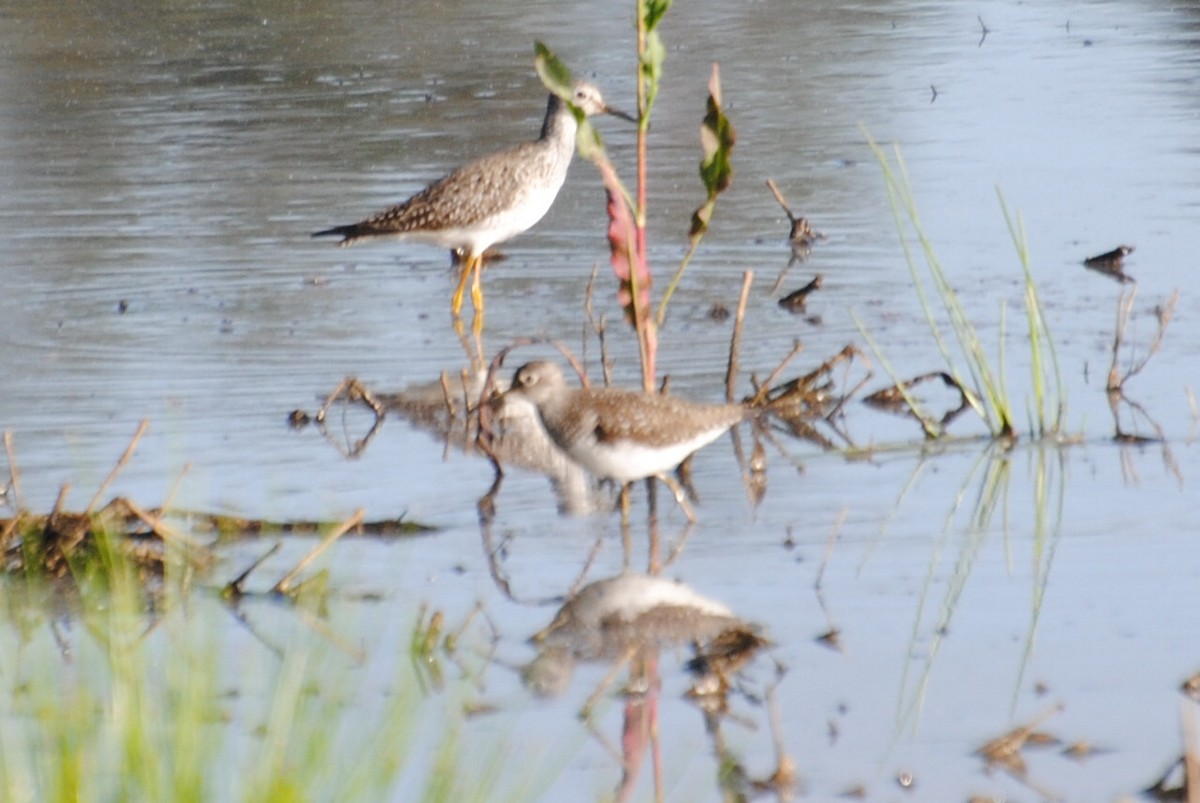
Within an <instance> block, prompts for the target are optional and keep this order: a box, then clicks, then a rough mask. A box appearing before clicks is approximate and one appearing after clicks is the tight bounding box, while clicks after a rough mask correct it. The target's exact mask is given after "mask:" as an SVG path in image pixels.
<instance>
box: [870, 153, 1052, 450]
mask: <svg viewBox="0 0 1200 803" xmlns="http://www.w3.org/2000/svg"><path fill="white" fill-rule="evenodd" d="M867 143H868V145H869V146H870V148H871V150H872V152H873V153H874V154H875V158H876V159H877V160H878V162H879V166H880V168H881V169H882V171H883V177H884V182H885V184H886V187H887V192H888V201H889V203H890V205H891V209H892V216H893V218H894V220H895V223H896V230H897V232H898V233H899V235H900V244H901V247H902V248H903V250H904V258H905V261H906V263H907V265H908V269H909V273H910V274H911V275H912V279H913V289H914V290H915V291H916V293H917V298H918V299H919V300H920V302H921V309H922V311H923V312H924V314H925V320H926V322H927V323H928V325H929V330H930V333H931V334H932V335H933V339H934V342H935V343H936V344H937V347H938V350H939V351H940V352H941V354H942V359H943V360H944V362H945V366H946V371H947V372H948V373H949V374H950V375H951V376H952V377H953V378H954V380H955V381H956V382H957V383H958V385H959V387H960V388H962V390H963V392H964V393H965V394H966V397H967V401H968V402H969V403H970V405H971V407H972V409H974V410H975V411H976V413H978V414H979V416H980V418H982V419H983V420H984V421H985V422H986V424H987V426H988V430H989V431H990V432H991V434H992V436H993V437H995V438H998V439H1012V438H1015V437H1016V434H1017V433H1016V428H1015V424H1014V420H1015V419H1014V412H1013V404H1012V401H1011V399H1010V397H1009V395H1008V392H1007V383H1006V381H1005V375H1004V364H1005V360H1004V345H1003V341H1004V330H1005V307H1004V305H1003V303H1002V304H1001V309H1000V335H999V339H1000V346H999V347H998V350H997V353H998V359H997V361H996V366H997V367H996V368H993V366H992V363H991V361H990V360H989V359H988V356H987V352H986V350H985V349H984V346H983V342H982V340H981V338H980V337H979V332H978V330H977V329H976V328H975V325H974V323H972V321H971V319H970V317H969V316H968V315H967V313H966V311H965V309H964V308H963V305H962V302H961V300H960V299H959V297H958V294H957V293H956V292H955V291H954V288H953V286H952V285H951V284H950V281H949V279H948V278H947V276H946V272H945V270H944V269H943V267H942V264H941V261H940V260H939V259H938V257H937V253H936V252H935V251H934V249H933V243H932V242H931V241H930V239H929V237H928V235H927V234H926V232H925V229H924V227H923V225H922V223H921V218H920V215H919V213H918V211H917V206H916V200H915V199H914V197H913V192H912V185H911V183H910V182H909V178H908V171H907V168H906V167H905V164H904V159H903V157H902V156H901V154H900V150H899V148H896V149H895V150H894V153H893V156H894V159H895V164H894V165H893V162H892V158H889V155H888V153H887V152H886V151H884V150H883V148H881V147H880V146H879V145H878V144H877V143H876V142H875V141H874V140H873V139H871V137H870V136H869V135H868V136H867ZM1000 206H1001V210H1002V212H1003V214H1004V219H1005V222H1006V223H1007V225H1008V231H1009V234H1010V236H1011V237H1012V240H1013V244H1014V246H1015V247H1016V250H1017V256H1018V258H1019V259H1020V261H1021V266H1022V270H1023V272H1024V280H1025V317H1026V321H1027V324H1028V338H1029V350H1030V364H1031V372H1032V392H1033V399H1032V401H1031V404H1030V406H1029V413H1028V419H1029V423H1028V426H1029V434H1030V435H1031V436H1032V437H1036V438H1046V437H1053V436H1056V435H1058V434H1059V433H1060V432H1061V430H1062V426H1063V419H1064V417H1065V414H1066V401H1065V398H1064V396H1063V392H1062V388H1063V383H1062V375H1061V372H1060V371H1059V367H1058V355H1057V353H1056V351H1055V349H1054V340H1053V338H1052V337H1051V334H1050V329H1049V326H1048V324H1047V322H1046V318H1045V315H1044V313H1043V308H1042V303H1041V299H1040V298H1039V296H1038V292H1037V284H1036V282H1035V281H1034V277H1033V269H1032V264H1031V260H1030V255H1029V246H1028V241H1027V239H1026V237H1025V228H1024V223H1023V222H1022V220H1021V218H1020V215H1017V216H1016V217H1013V216H1012V215H1010V214H1009V211H1008V207H1007V206H1006V205H1005V203H1004V199H1003V197H1001V198H1000ZM913 240H915V242H916V243H917V245H918V246H919V250H920V254H921V261H923V263H924V268H925V270H924V271H922V269H921V264H920V261H919V260H918V259H917V257H916V255H915V254H914V249H913V247H912V241H913ZM927 282H928V283H931V284H932V286H933V294H932V295H933V296H936V298H937V299H939V300H940V302H941V307H942V311H943V313H944V314H945V319H946V320H947V321H948V322H949V327H950V331H951V336H952V338H953V343H954V344H955V345H956V346H957V349H954V348H952V347H951V338H950V337H947V336H946V335H945V334H944V333H943V325H942V324H941V323H939V319H938V315H937V314H936V313H935V311H934V308H933V302H932V301H931V294H930V293H929V292H927V290H926V283H927ZM861 328H862V327H861V325H860V329H861ZM864 336H866V337H867V339H868V342H870V343H871V345H872V348H873V349H874V350H875V352H876V354H877V355H878V356H879V357H880V361H881V362H882V363H883V364H884V366H885V367H887V366H888V363H887V360H886V358H884V357H883V355H882V352H881V351H880V350H879V349H878V347H877V346H876V345H875V344H874V343H873V341H871V339H870V337H869V335H868V334H867V333H866V332H865V331H864ZM889 372H891V369H890V368H889ZM893 376H894V374H893ZM897 386H898V387H899V388H900V390H901V392H902V393H904V394H905V399H906V401H907V402H908V404H909V406H910V407H911V408H912V410H913V412H914V413H915V414H916V415H917V417H918V418H919V419H920V420H921V422H922V425H923V426H924V428H925V432H926V434H927V435H929V436H930V437H938V436H940V435H941V434H942V431H941V427H940V426H939V425H938V424H937V423H936V422H935V421H934V419H932V418H931V417H930V416H928V415H925V414H923V413H922V412H921V411H920V408H919V406H918V404H917V402H916V401H915V399H913V398H911V397H910V396H909V395H908V394H907V392H906V389H905V387H904V385H903V383H902V382H899V381H897Z"/></svg>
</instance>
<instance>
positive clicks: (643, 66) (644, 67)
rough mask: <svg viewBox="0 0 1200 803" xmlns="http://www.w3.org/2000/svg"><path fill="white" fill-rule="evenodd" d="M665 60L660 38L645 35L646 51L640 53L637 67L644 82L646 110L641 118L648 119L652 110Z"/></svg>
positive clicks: (665, 50) (655, 34) (650, 34)
mask: <svg viewBox="0 0 1200 803" xmlns="http://www.w3.org/2000/svg"><path fill="white" fill-rule="evenodd" d="M666 60H667V48H666V47H665V46H664V45H663V43H662V38H661V37H660V36H659V35H658V34H657V33H655V32H653V31H651V32H650V33H648V34H646V49H645V50H644V51H643V52H642V54H641V61H640V63H639V65H638V68H639V70H640V72H641V74H642V80H644V81H645V82H646V108H645V110H644V114H643V117H649V116H650V110H651V109H652V108H654V100H655V98H657V97H658V84H659V81H660V80H661V79H662V66H663V62H664V61H666Z"/></svg>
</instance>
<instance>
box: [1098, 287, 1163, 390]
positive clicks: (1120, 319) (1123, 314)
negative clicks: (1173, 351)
mask: <svg viewBox="0 0 1200 803" xmlns="http://www.w3.org/2000/svg"><path fill="white" fill-rule="evenodd" d="M1135 298H1137V286H1136V285H1135V286H1134V288H1133V289H1132V290H1131V291H1130V292H1129V294H1128V295H1126V294H1125V293H1122V294H1121V297H1120V298H1119V299H1118V301H1117V326H1116V332H1115V334H1114V335H1113V347H1112V355H1113V357H1112V365H1111V366H1110V367H1109V370H1108V384H1107V386H1106V388H1105V389H1106V390H1109V391H1113V390H1121V389H1122V388H1123V387H1124V385H1125V383H1126V382H1128V381H1129V380H1130V379H1132V378H1133V377H1135V376H1137V375H1138V374H1139V373H1141V371H1142V369H1143V368H1145V367H1146V365H1147V364H1148V363H1149V362H1150V360H1151V358H1153V357H1154V355H1155V354H1156V353H1157V352H1158V350H1159V348H1161V347H1162V341H1163V337H1164V336H1165V335H1166V332H1167V326H1168V325H1170V323H1171V317H1172V316H1173V315H1174V314H1175V305H1176V304H1178V303H1179V291H1178V290H1176V291H1175V292H1174V293H1172V294H1171V297H1170V299H1168V300H1167V303H1166V304H1161V305H1159V306H1157V307H1155V317H1156V319H1157V321H1158V328H1157V330H1156V331H1155V333H1154V338H1153V339H1152V340H1151V341H1150V346H1149V348H1148V349H1147V350H1146V353H1145V354H1144V355H1142V358H1141V359H1140V360H1138V361H1137V362H1135V363H1134V364H1133V365H1132V366H1131V367H1130V368H1129V370H1128V371H1126V372H1125V374H1124V376H1122V375H1121V373H1120V370H1119V368H1118V365H1117V363H1118V362H1119V360H1120V352H1121V346H1122V345H1123V343H1124V340H1125V329H1126V327H1127V325H1128V324H1129V316H1130V314H1131V313H1132V311H1133V301H1134V299H1135Z"/></svg>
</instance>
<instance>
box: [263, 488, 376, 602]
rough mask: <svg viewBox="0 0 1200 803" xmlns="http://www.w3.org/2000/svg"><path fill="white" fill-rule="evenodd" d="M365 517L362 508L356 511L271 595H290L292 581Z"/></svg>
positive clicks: (311, 552)
mask: <svg viewBox="0 0 1200 803" xmlns="http://www.w3.org/2000/svg"><path fill="white" fill-rule="evenodd" d="M363 515H364V513H363V509H362V508H361V507H360V508H359V509H358V510H356V511H355V512H354V515H353V516H351V517H350V518H348V519H346V520H345V521H344V522H342V523H341V524H340V525H338V526H337V528H336V529H334V530H333V531H332V532H331V533H329V535H327V536H325V538H323V539H322V540H321V543H319V544H317V545H316V546H315V547H313V548H312V551H310V552H309V553H308V554H307V555H305V556H304V557H303V558H302V559H301V561H300V562H299V563H297V564H296V567H295V568H294V569H292V570H291V571H290V572H288V573H287V574H285V575H284V576H283V578H282V579H280V581H279V582H278V583H276V584H275V585H274V586H272V588H271V593H273V594H283V595H286V594H287V593H288V591H290V590H291V587H292V581H294V580H295V579H296V577H297V575H299V574H300V572H302V571H304V570H305V569H306V568H308V565H309V564H310V563H312V562H313V561H314V560H316V559H317V558H318V557H320V555H321V553H322V552H324V551H325V550H326V549H328V548H329V547H330V546H331V545H332V544H333V542H334V541H336V540H338V539H339V538H341V537H342V536H343V535H345V534H346V533H348V532H350V530H352V529H354V528H355V527H357V526H359V525H360V524H362V523H363Z"/></svg>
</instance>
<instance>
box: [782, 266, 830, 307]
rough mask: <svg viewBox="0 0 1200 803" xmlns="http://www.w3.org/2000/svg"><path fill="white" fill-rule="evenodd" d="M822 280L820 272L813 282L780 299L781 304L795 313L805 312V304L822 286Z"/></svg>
mask: <svg viewBox="0 0 1200 803" xmlns="http://www.w3.org/2000/svg"><path fill="white" fill-rule="evenodd" d="M822 281H823V279H822V278H821V274H819V273H818V274H817V275H816V276H814V277H813V280H812V281H811V282H809V283H808V284H806V285H804V286H803V287H801V288H800V289H799V290H796V291H793V292H791V293H788V294H787V295H786V296H784V297H783V298H781V299H779V306H781V307H783V308H784V309H785V310H787V311H788V312H791V313H793V314H795V313H800V312H804V304H805V302H807V301H808V296H809V295H810V294H811V293H812V292H813V291H814V290H819V289H820V288H821V283H822Z"/></svg>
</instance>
